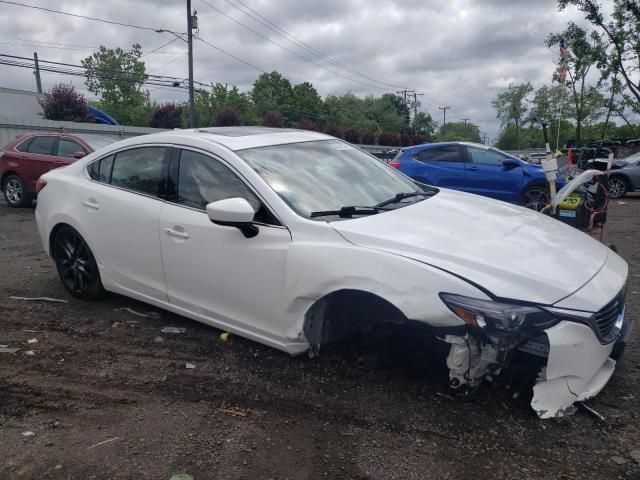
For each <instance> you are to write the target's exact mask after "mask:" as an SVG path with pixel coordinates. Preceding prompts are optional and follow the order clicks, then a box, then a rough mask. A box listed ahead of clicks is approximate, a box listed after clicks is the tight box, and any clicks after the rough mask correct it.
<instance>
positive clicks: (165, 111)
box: [149, 103, 183, 128]
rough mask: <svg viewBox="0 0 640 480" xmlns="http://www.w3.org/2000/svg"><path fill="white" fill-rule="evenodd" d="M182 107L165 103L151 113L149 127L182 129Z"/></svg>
mask: <svg viewBox="0 0 640 480" xmlns="http://www.w3.org/2000/svg"><path fill="white" fill-rule="evenodd" d="M182 110H183V107H182V105H177V104H175V103H164V104H162V105H158V106H156V107H155V108H154V109H153V110H152V112H151V121H150V122H149V126H150V127H153V128H182Z"/></svg>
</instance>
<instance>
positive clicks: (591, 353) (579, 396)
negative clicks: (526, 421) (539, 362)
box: [524, 310, 633, 418]
mask: <svg viewBox="0 0 640 480" xmlns="http://www.w3.org/2000/svg"><path fill="white" fill-rule="evenodd" d="M632 326H633V325H632V323H631V322H626V323H625V322H624V310H623V311H622V312H621V313H620V314H619V316H618V318H617V320H616V326H615V328H616V330H617V332H618V334H617V335H616V339H615V340H614V341H612V342H610V343H608V344H602V343H601V341H600V340H599V339H598V337H597V336H596V334H595V333H594V331H593V329H592V328H590V327H589V326H587V325H585V324H582V323H577V322H570V321H562V322H560V323H559V324H557V325H555V326H554V327H551V328H549V329H547V330H545V334H546V337H547V339H548V358H547V365H546V367H545V368H543V370H542V371H541V372H540V375H539V378H538V383H537V384H536V385H535V386H534V387H533V400H532V401H531V407H532V408H533V409H534V410H535V411H536V413H537V414H538V416H539V417H540V418H553V417H562V416H564V415H566V414H570V413H573V411H574V410H575V407H574V405H573V404H574V403H575V402H579V401H583V400H587V399H588V398H591V397H593V396H595V395H597V394H598V393H599V392H600V391H601V390H602V389H603V388H604V386H605V385H606V384H607V382H608V381H609V379H610V378H611V376H612V375H613V371H614V369H615V366H616V359H619V357H620V355H621V354H622V351H623V350H624V346H625V345H626V342H627V340H628V338H629V335H630V334H631V329H632ZM528 347H529V348H530V347H531V345H529V346H528ZM524 350H527V349H524Z"/></svg>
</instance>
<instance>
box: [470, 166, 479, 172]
mask: <svg viewBox="0 0 640 480" xmlns="http://www.w3.org/2000/svg"><path fill="white" fill-rule="evenodd" d="M467 170H471V171H473V172H475V171H477V170H478V167H468V168H467Z"/></svg>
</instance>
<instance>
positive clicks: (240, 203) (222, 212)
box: [207, 198, 259, 238]
mask: <svg viewBox="0 0 640 480" xmlns="http://www.w3.org/2000/svg"><path fill="white" fill-rule="evenodd" d="M255 214H256V211H255V210H254V209H253V207H252V206H251V204H250V203H249V202H247V201H246V200H245V199H244V198H225V199H224V200H218V201H217V202H211V203H210V204H208V205H207V215H209V220H211V221H212V222H213V223H215V224H216V225H222V226H225V227H236V228H237V229H239V230H240V231H241V232H242V234H243V235H244V236H245V237H246V238H253V237H255V236H256V235H258V232H259V229H258V227H257V226H256V225H254V223H253V217H254V216H255Z"/></svg>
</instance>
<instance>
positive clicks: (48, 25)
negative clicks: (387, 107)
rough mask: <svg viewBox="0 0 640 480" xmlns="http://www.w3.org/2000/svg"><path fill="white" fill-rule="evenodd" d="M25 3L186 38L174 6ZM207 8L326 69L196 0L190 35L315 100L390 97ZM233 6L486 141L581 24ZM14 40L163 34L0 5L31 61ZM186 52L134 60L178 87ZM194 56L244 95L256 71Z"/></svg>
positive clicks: (334, 0)
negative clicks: (522, 85) (556, 45)
mask: <svg viewBox="0 0 640 480" xmlns="http://www.w3.org/2000/svg"><path fill="white" fill-rule="evenodd" d="M29 1H30V2H31V3H32V4H36V5H40V6H46V7H49V8H56V9H60V10H64V11H68V12H73V13H78V14H82V15H89V16H94V17H101V18H108V19H112V20H115V21H121V22H127V23H133V24H138V25H144V26H149V27H153V28H158V27H162V28H167V29H171V30H175V31H179V32H183V31H185V30H186V25H185V23H186V21H185V14H186V12H185V3H184V1H183V0H138V1H131V0H129V1H127V0H104V1H102V2H95V1H93V2H86V1H81V0H66V1H62V2H57V3H56V4H55V6H53V4H51V2H46V1H45V0H29ZM207 1H208V2H209V3H211V4H212V5H214V6H215V7H217V8H219V9H220V10H223V11H224V12H226V13H227V14H229V15H231V16H232V17H234V18H235V19H237V20H238V21H240V22H242V23H245V24H246V25H247V26H249V27H251V28H253V29H255V30H256V31H259V32H260V33H261V34H263V35H265V36H267V37H269V38H271V39H272V40H273V41H274V42H277V43H279V44H281V45H283V46H285V47H286V48H288V49H290V50H293V51H295V52H296V53H298V54H299V55H300V56H303V57H305V58H307V59H309V60H311V61H313V62H314V63H317V64H320V65H322V66H323V67H325V69H323V68H319V67H317V66H314V65H311V64H309V63H307V62H305V61H303V60H301V59H300V58H297V57H296V56H294V55H291V54H290V53H288V52H286V51H283V50H282V49H280V48H278V47H277V46H276V45H273V44H272V43H269V42H266V41H265V40H264V39H263V38H260V37H259V36H257V35H255V34H254V33H251V32H249V31H247V30H246V29H244V28H242V27H240V26H239V25H237V24H236V23H234V22H233V21H231V20H229V19H228V18H225V17H224V16H222V15H220V14H219V13H218V12H216V11H214V10H211V9H210V8H209V7H207V6H206V5H205V4H204V3H202V2H201V1H199V0H193V7H194V8H196V9H197V10H198V16H199V19H200V36H201V37H202V38H203V39H206V40H208V41H209V42H211V43H213V44H215V45H216V46H218V47H220V48H222V49H224V50H226V51H228V52H229V53H232V54H233V55H236V56H237V57H240V58H242V59H243V60H245V61H246V62H249V63H251V64H253V65H256V66H257V67H259V68H260V69H263V70H266V71H271V70H278V71H280V72H281V73H283V74H284V75H285V76H287V77H288V78H289V79H290V80H291V81H292V82H294V83H298V82H302V81H310V82H312V83H313V84H314V85H315V86H316V88H317V89H318V90H319V92H320V93H321V94H322V95H327V94H329V93H344V92H347V91H350V92H353V93H355V94H358V95H366V94H369V93H374V94H376V95H379V94H382V93H384V91H385V90H384V89H385V88H391V87H386V86H385V85H381V84H378V83H377V84H376V85H377V86H379V87H380V89H374V88H371V87H369V86H365V85H363V84H362V83H369V84H370V83H373V82H371V80H368V79H366V78H363V77H359V76H357V75H356V74H354V73H353V72H349V71H345V70H342V69H339V68H338V67H336V66H335V65H330V64H329V63H327V62H325V61H323V60H321V59H319V58H318V57H316V56H314V55H313V54H311V53H310V52H308V51H305V50H302V49H300V48H299V47H297V46H296V45H294V44H292V43H290V42H288V41H287V40H285V39H284V38H282V37H280V36H278V35H276V34H275V33H273V32H272V31H269V30H268V29H266V28H265V27H264V26H262V25H260V24H259V23H256V22H255V21H253V20H251V19H250V18H249V17H247V16H246V15H244V14H242V13H241V12H240V11H239V10H237V9H235V8H233V7H232V6H231V5H230V4H232V3H236V0H229V1H228V2H227V1H225V0H207ZM242 1H243V2H244V3H245V4H247V5H249V6H250V7H251V8H253V9H255V10H256V11H258V12H260V13H261V14H262V15H264V16H265V17H267V18H269V19H271V20H272V21H273V22H274V23H276V24H277V25H279V26H280V27H281V28H283V29H285V30H287V31H288V32H290V33H291V34H293V35H295V36H296V37H297V38H299V39H300V40H302V41H304V42H306V43H308V44H310V45H311V46H313V47H314V48H315V49H317V50H319V51H320V52H323V53H325V54H327V55H329V56H331V57H332V58H333V59H335V60H336V61H338V62H340V63H342V64H345V65H348V66H350V67H351V68H353V69H355V70H357V71H358V72H361V73H363V74H364V75H367V76H369V77H372V78H375V79H378V80H380V81H383V82H386V83H390V84H394V85H406V86H407V87H409V88H415V89H416V90H419V91H424V92H425V93H426V95H425V97H423V109H424V110H426V111H428V112H430V113H431V114H432V115H433V116H434V118H436V119H437V120H440V113H441V112H440V111H439V110H438V109H437V107H438V105H442V104H447V105H450V106H451V107H452V108H451V110H450V111H449V112H447V115H448V118H451V119H452V120H455V119H458V118H462V117H470V118H471V119H472V121H473V122H474V123H476V124H479V125H480V127H481V130H482V131H486V132H487V133H488V134H489V136H490V137H494V136H495V135H496V134H497V129H498V125H497V122H496V120H495V113H494V111H493V109H492V108H491V100H492V99H493V98H494V97H495V95H496V94H497V93H498V92H500V91H501V90H502V89H504V88H506V87H507V86H508V84H509V83H511V82H514V83H517V82H522V81H531V82H532V83H533V84H534V85H535V86H540V85H542V84H543V83H545V82H549V81H550V79H551V75H552V72H553V69H554V65H553V61H554V58H555V57H556V55H557V52H555V51H551V50H549V49H547V48H546V47H545V46H544V39H545V38H546V36H547V35H548V34H549V33H550V32H556V31H560V30H561V29H562V28H563V27H564V26H565V25H566V23H567V21H568V20H569V19H572V20H575V21H578V23H582V22H580V20H581V19H582V16H581V15H580V14H579V13H576V12H575V11H573V10H567V11H565V12H558V11H557V6H556V5H557V4H556V1H555V0H538V1H535V2H532V1H530V0H483V1H482V2H481V1H478V0H475V1H474V0H452V1H450V2H446V3H445V2H436V1H426V0H404V1H401V0H396V1H390V0H388V1H383V0H323V1H317V0H278V1H277V2H274V1H272V0H242ZM254 15H255V14H254ZM17 38H20V39H23V40H25V41H32V40H39V41H45V42H58V43H60V44H74V45H84V46H88V47H92V46H97V45H101V44H102V45H106V46H109V47H115V46H120V47H123V48H128V47H129V46H130V45H131V44H132V43H135V42H137V43H140V44H141V45H142V46H143V50H144V51H145V52H149V51H150V50H152V49H154V48H156V47H158V46H160V45H162V44H163V43H165V42H167V41H169V40H170V39H171V35H170V34H158V33H155V32H150V31H141V30H134V29H128V28H124V27H119V26H114V25H107V24H103V23H97V22H91V21H87V20H82V19H75V18H70V17H65V16H62V15H55V14H51V13H46V12H38V11H35V10H30V9H25V8H20V7H13V6H9V5H6V4H0V53H8V54H12V55H24V56H31V55H32V54H33V51H34V50H35V49H36V48H34V47H33V46H17V45H9V44H10V43H14V44H19V43H25V42H24V41H23V42H20V41H17V40H15V39H17ZM73 48H75V49H72V47H66V48H65V49H62V48H45V47H38V48H37V51H38V54H39V56H40V58H41V59H44V60H51V61H62V62H68V63H80V60H81V59H82V58H83V57H85V56H87V55H89V54H90V53H91V50H82V49H79V48H78V47H73ZM185 51H186V45H185V44H184V43H183V42H180V41H177V42H173V43H172V44H171V45H169V46H167V47H166V48H164V49H162V50H160V51H159V52H157V53H153V54H150V55H148V56H146V57H145V59H144V60H145V61H146V62H147V67H148V69H149V70H151V71H153V73H156V74H164V75H171V76H178V77H182V78H184V77H185V76H186V71H187V58H186V56H185V55H184V52H185ZM194 51H195V77H196V79H197V80H200V81H203V82H207V83H208V82H223V83H229V84H235V85H238V86H239V87H240V88H241V89H242V90H247V89H249V88H251V84H252V83H253V81H254V80H255V78H256V77H257V75H258V74H259V72H258V71H256V70H254V69H252V68H250V67H248V66H246V65H243V64H242V63H239V62H237V61H236V60H234V59H232V58H230V57H228V56H225V55H223V54H221V53H220V52H218V51H216V50H215V49H213V48H210V47H208V46H207V45H205V44H204V43H202V42H198V41H196V42H195V44H194ZM327 69H328V70H334V71H335V72H337V73H340V74H341V75H342V76H339V75H336V74H335V73H331V72H329V71H327ZM344 77H349V78H351V79H352V80H350V79H347V78H344ZM60 80H65V81H71V82H73V83H74V84H75V85H76V86H77V87H78V88H80V89H81V90H83V89H84V85H83V82H82V79H81V78H79V77H64V76H60V75H55V74H45V75H44V76H43V82H44V86H45V88H50V87H51V86H52V85H53V84H54V83H55V82H57V81H60ZM354 80H358V81H359V82H360V83H359V82H357V81H354ZM0 86H5V87H12V88H22V89H34V88H35V82H34V80H33V75H32V74H31V72H30V70H27V69H24V70H23V69H17V68H13V67H8V66H2V65H0ZM151 94H152V98H153V99H154V100H156V101H166V100H184V99H185V98H186V94H185V93H183V92H172V91H168V90H165V89H157V90H153V91H152V92H151ZM89 96H90V95H89Z"/></svg>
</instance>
